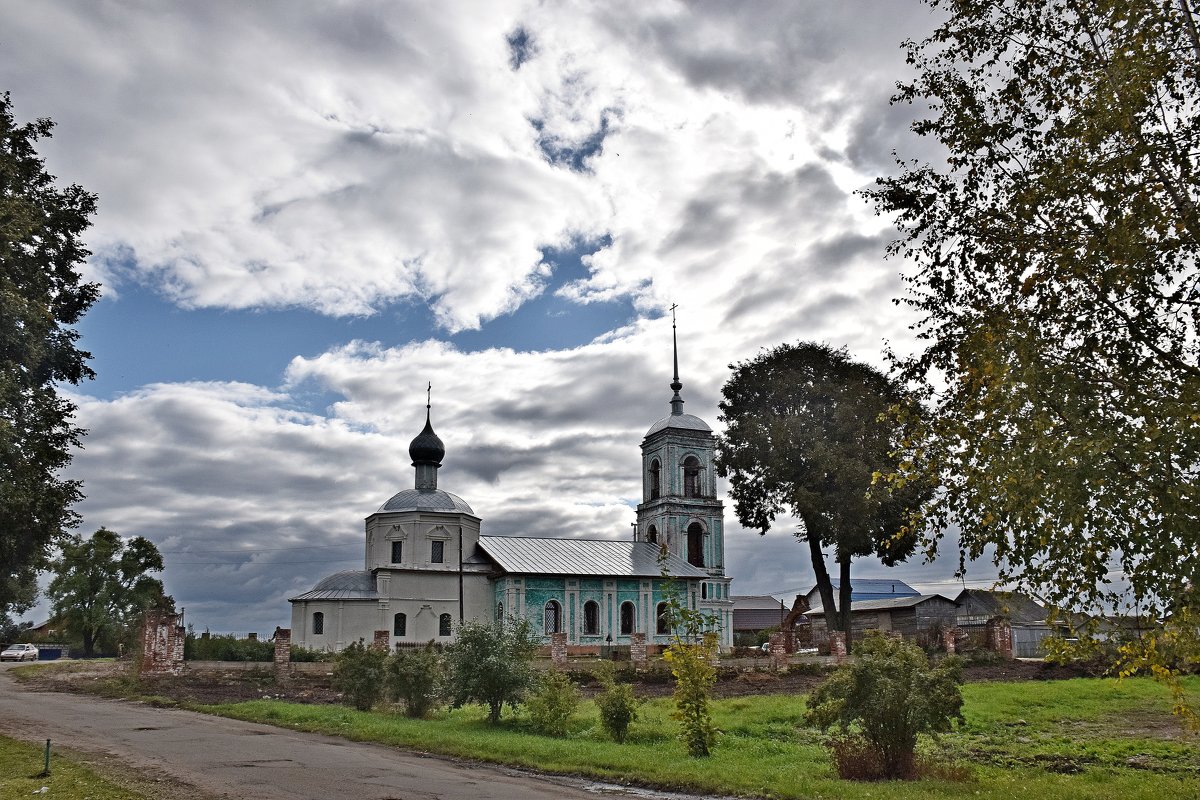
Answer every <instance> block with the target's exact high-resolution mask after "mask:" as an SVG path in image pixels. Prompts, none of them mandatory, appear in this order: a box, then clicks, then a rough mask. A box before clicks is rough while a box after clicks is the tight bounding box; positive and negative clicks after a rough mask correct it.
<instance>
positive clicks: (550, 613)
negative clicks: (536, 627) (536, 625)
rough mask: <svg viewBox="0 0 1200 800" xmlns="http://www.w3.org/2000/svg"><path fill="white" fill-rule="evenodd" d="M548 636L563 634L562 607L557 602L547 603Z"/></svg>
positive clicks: (550, 601) (546, 628)
mask: <svg viewBox="0 0 1200 800" xmlns="http://www.w3.org/2000/svg"><path fill="white" fill-rule="evenodd" d="M545 631H546V635H547V636H549V635H550V634H552V633H561V632H562V606H560V605H559V604H558V601H557V600H547V601H546V627H545Z"/></svg>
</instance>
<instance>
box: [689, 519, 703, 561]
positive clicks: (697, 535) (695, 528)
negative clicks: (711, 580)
mask: <svg viewBox="0 0 1200 800" xmlns="http://www.w3.org/2000/svg"><path fill="white" fill-rule="evenodd" d="M687 537H688V563H689V564H691V565H692V566H693V567H703V566H704V527H703V526H702V525H701V524H700V523H699V522H693V523H692V524H691V525H688V529H687Z"/></svg>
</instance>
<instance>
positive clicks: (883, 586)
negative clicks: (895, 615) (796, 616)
mask: <svg viewBox="0 0 1200 800" xmlns="http://www.w3.org/2000/svg"><path fill="white" fill-rule="evenodd" d="M829 582H830V583H832V584H833V595H834V597H839V596H840V595H839V592H840V591H841V589H842V581H841V579H840V578H839V577H837V576H833V575H831V576H830V578H829ZM919 594H920V592H918V591H917V590H916V589H914V588H913V587H911V586H909V585H908V584H907V583H905V582H904V581H901V580H896V579H895V578H851V580H850V602H851V603H858V602H860V601H862V600H891V599H893V598H896V597H916V596H917V595H919ZM803 597H804V600H805V602H807V603H808V607H809V608H817V607H818V606H820V605H821V593H820V592H819V591H818V590H817V587H816V586H813V587H812V588H811V589H809V590H808V591H807V592H805V593H804V595H803Z"/></svg>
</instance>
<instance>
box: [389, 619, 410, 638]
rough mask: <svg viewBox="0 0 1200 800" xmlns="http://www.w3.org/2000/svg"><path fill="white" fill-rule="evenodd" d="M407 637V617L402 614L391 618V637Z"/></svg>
mask: <svg viewBox="0 0 1200 800" xmlns="http://www.w3.org/2000/svg"><path fill="white" fill-rule="evenodd" d="M407 635H408V617H407V616H405V615H404V614H397V615H396V616H394V617H392V636H407Z"/></svg>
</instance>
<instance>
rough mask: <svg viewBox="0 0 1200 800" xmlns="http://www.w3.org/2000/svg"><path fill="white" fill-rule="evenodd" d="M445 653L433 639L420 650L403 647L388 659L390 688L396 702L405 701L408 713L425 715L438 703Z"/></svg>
mask: <svg viewBox="0 0 1200 800" xmlns="http://www.w3.org/2000/svg"><path fill="white" fill-rule="evenodd" d="M444 674H445V665H444V664H443V663H442V654H441V653H439V652H438V651H437V650H435V649H434V647H433V642H430V643H429V644H427V645H426V646H425V647H423V648H421V649H419V650H401V651H399V652H397V653H396V654H395V655H393V656H392V657H391V658H389V659H388V662H387V691H388V696H389V697H390V698H391V699H392V702H397V701H400V700H403V701H404V713H405V714H406V715H407V716H410V717H423V716H425V715H426V714H428V713H429V712H430V711H432V710H433V709H434V708H435V707H437V705H438V702H439V701H440V699H441V694H442V685H443V683H444V682H445V679H444Z"/></svg>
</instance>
